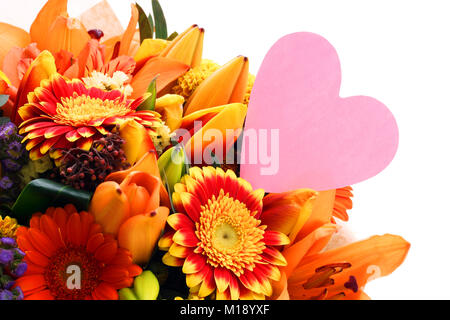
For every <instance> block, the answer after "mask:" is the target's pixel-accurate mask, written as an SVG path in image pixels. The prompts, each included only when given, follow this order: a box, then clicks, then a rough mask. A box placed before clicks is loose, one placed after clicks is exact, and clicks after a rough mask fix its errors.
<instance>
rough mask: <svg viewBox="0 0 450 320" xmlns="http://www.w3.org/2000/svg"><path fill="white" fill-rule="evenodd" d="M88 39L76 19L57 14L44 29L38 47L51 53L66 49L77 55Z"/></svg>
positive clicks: (83, 28)
mask: <svg viewBox="0 0 450 320" xmlns="http://www.w3.org/2000/svg"><path fill="white" fill-rule="evenodd" d="M89 40H91V37H90V36H89V34H88V33H87V30H86V28H85V27H84V26H83V25H82V23H81V22H80V21H79V20H78V19H75V18H68V17H65V16H58V17H57V18H56V20H55V22H54V23H53V24H52V26H51V27H50V29H49V30H48V31H46V39H45V41H44V42H42V44H40V48H41V49H42V48H45V49H47V50H49V51H50V52H52V53H53V54H56V53H58V52H59V51H61V50H66V51H69V52H71V53H73V54H74V55H75V56H78V55H79V54H80V52H81V51H82V50H83V48H84V47H85V46H86V44H87V43H88V42H89ZM38 44H39V43H38Z"/></svg>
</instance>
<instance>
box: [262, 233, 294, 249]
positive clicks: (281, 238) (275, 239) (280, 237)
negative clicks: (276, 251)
mask: <svg viewBox="0 0 450 320" xmlns="http://www.w3.org/2000/svg"><path fill="white" fill-rule="evenodd" d="M264 243H265V244H266V245H268V246H285V245H288V244H289V243H290V240H289V237H288V236H287V235H285V234H284V233H281V232H278V231H270V230H269V231H265V232H264Z"/></svg>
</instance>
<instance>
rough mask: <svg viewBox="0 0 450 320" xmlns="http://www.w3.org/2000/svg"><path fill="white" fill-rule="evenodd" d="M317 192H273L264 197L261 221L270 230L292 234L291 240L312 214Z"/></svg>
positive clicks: (308, 190)
mask: <svg viewBox="0 0 450 320" xmlns="http://www.w3.org/2000/svg"><path fill="white" fill-rule="evenodd" d="M316 196H317V192H315V191H314V190H310V189H299V190H295V191H291V192H285V193H271V194H269V195H267V196H265V197H264V199H263V213H262V215H261V218H260V219H261V223H262V224H263V225H267V226H268V229H269V230H274V231H279V232H282V233H284V234H286V235H291V234H292V237H290V238H291V241H292V240H294V239H295V236H296V233H298V231H299V230H301V228H302V227H303V225H304V224H305V222H306V221H307V220H308V219H309V217H310V216H311V211H312V203H313V201H314V199H315V198H316Z"/></svg>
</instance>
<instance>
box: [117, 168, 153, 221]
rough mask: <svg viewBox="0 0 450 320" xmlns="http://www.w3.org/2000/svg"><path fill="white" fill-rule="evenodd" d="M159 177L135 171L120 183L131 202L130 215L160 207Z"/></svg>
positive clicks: (144, 212)
mask: <svg viewBox="0 0 450 320" xmlns="http://www.w3.org/2000/svg"><path fill="white" fill-rule="evenodd" d="M160 187H161V182H160V179H159V178H158V177H155V176H152V175H150V174H148V173H146V172H139V171H133V172H131V173H130V174H129V175H128V176H127V177H126V178H125V180H123V182H122V183H121V184H120V188H121V189H122V190H123V191H124V192H125V194H126V196H127V199H128V202H129V204H130V216H134V215H138V214H146V213H149V212H151V211H153V210H155V209H156V208H158V207H159V199H160V198H159V189H160Z"/></svg>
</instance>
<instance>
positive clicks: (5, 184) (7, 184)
mask: <svg viewBox="0 0 450 320" xmlns="http://www.w3.org/2000/svg"><path fill="white" fill-rule="evenodd" d="M12 186H13V182H12V181H11V179H10V178H9V177H3V178H2V179H0V189H2V190H8V189H11V187H12Z"/></svg>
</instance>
